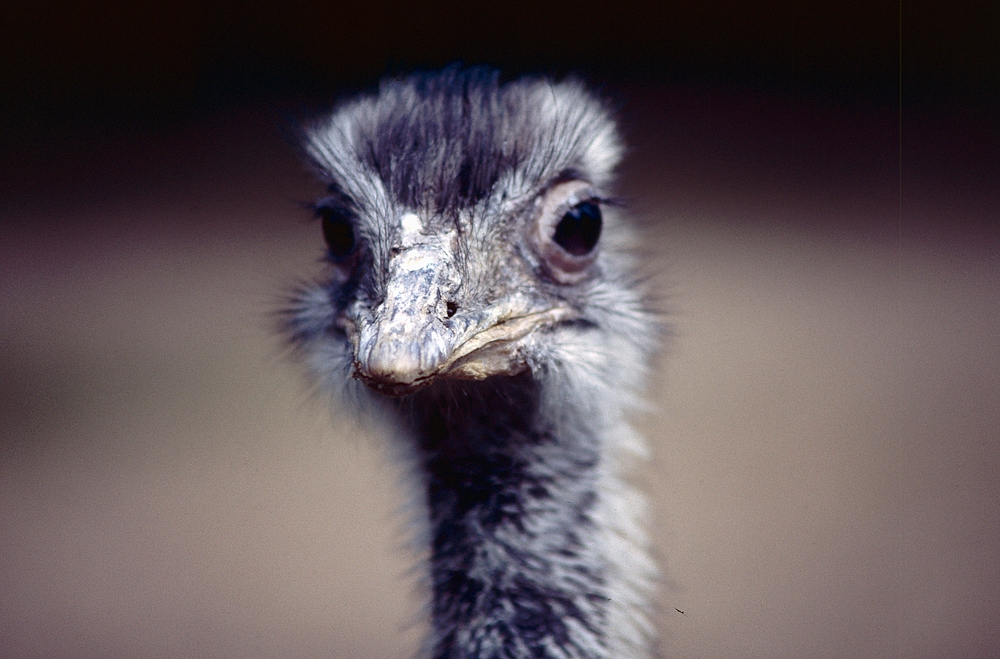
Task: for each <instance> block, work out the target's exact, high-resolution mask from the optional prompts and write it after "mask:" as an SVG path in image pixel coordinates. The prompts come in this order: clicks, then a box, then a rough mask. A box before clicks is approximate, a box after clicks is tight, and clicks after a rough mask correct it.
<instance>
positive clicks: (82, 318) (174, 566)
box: [0, 0, 1000, 659]
mask: <svg viewBox="0 0 1000 659" xmlns="http://www.w3.org/2000/svg"><path fill="white" fill-rule="evenodd" d="M998 35H1000V10H998V5H997V4H996V3H988V2H985V1H984V2H973V1H969V2H963V3H920V2H907V3H899V4H897V3H885V2H854V1H853V0H846V1H843V2H836V3H834V2H815V3H810V2H791V1H777V2H734V1H731V0H730V1H726V0H717V1H709V2H703V3H671V2H666V3H660V4H659V5H656V6H655V7H654V6H653V5H652V4H651V3H649V4H647V3H641V2H632V1H631V0H623V1H622V2H616V3H598V2H588V1H584V0H580V1H578V2H574V3H563V2H553V3H548V4H545V5H538V4H536V3H527V2H511V3H503V4H501V3H480V2H471V1H470V2H463V3H458V2H444V3H436V4H431V5H426V6H421V5H418V4H413V3H392V2H386V1H382V2H371V3H367V4H361V3H351V4H347V3H338V2H327V3H312V2H305V1H298V0H286V1H285V2H267V1H264V2H247V3H197V2H173V3H154V2H145V1H143V0H133V1H131V2H90V3H83V2H46V1H42V2H24V1H22V0H11V1H9V2H6V3H4V5H3V7H2V8H0V127H2V132H0V656H2V657H16V658H35V657H39V658H41V657H52V658H62V657H74V658H81V657H83V658H85V657H129V658H140V657H171V658H172V657H261V658H267V657H338V658H341V657H342V658H345V659H355V658H357V659H360V658H366V657H379V658H388V657H398V658H400V659H403V658H405V657H409V656H411V655H412V653H413V652H414V650H415V649H416V647H417V643H418V640H419V638H420V635H421V631H422V625H423V622H422V618H421V612H420V608H419V607H420V603H421V595H420V593H419V591H418V590H417V589H416V585H415V581H414V578H413V576H412V573H411V572H410V568H411V567H412V565H413V554H412V553H411V552H410V551H409V550H408V549H406V548H405V546H404V542H405V538H406V532H405V518H404V516H403V515H402V514H401V513H400V512H399V509H400V507H401V506H402V505H403V504H404V503H405V499H404V497H403V494H402V493H401V491H400V489H399V488H398V487H397V481H396V476H397V473H396V470H395V466H394V465H393V464H392V462H391V461H390V460H389V459H388V458H387V453H388V450H387V445H386V444H387V440H386V438H383V437H378V436H371V435H370V433H368V432H366V431H365V430H364V429H362V428H359V427H358V426H356V425H355V424H353V423H352V422H351V421H350V419H349V418H348V417H346V416H345V415H344V414H342V413H341V412H339V411H338V410H337V409H336V408H332V407H331V406H330V404H329V401H327V400H325V399H324V398H323V396H322V395H321V394H317V393H316V392H314V391H313V390H312V387H311V386H310V384H309V382H308V381H307V380H306V378H305V377H304V375H303V373H302V372H301V369H300V368H298V366H297V365H296V364H295V363H294V362H293V360H292V359H290V358H289V356H288V355H287V354H286V351H285V349H284V348H283V346H282V342H281V338H280V337H279V336H277V335H276V333H275V332H274V329H273V316H272V314H273V312H274V310H275V309H276V308H278V307H280V305H281V303H282V297H283V295H284V292H285V291H287V290H288V289H289V288H290V287H291V286H292V285H294V283H295V282H296V281H297V280H300V279H302V278H309V277H312V276H314V275H315V274H316V273H317V272H318V271H319V264H318V259H319V257H320V255H321V250H322V240H321V237H320V234H319V229H318V227H317V226H316V225H315V224H314V223H313V222H311V221H310V219H311V218H310V217H309V213H308V212H307V211H305V210H303V208H302V202H305V201H308V200H310V199H312V198H313V197H314V196H316V195H317V194H319V193H320V188H319V186H317V185H316V184H315V183H314V182H312V181H311V180H310V178H309V176H308V175H307V173H306V169H305V167H304V166H303V164H302V163H301V162H300V161H299V160H298V158H297V156H296V152H295V148H294V144H292V143H291V141H290V140H289V139H288V138H287V135H288V134H289V132H290V131H289V126H290V125H291V122H292V121H294V119H295V118H301V117H307V116H311V115H312V114H313V113H316V112H320V111H322V110H323V109H325V108H328V107H329V106H330V104H331V103H333V102H335V101H336V100H337V99H338V98H342V97H344V96H345V95H349V94H352V93H355V92H356V91H358V90H365V89H370V88H371V87H372V86H373V85H374V84H375V83H376V82H377V80H378V78H379V77H380V76H382V75H384V74H393V73H398V72H403V71H408V70H410V69H413V68H434V67H439V66H442V65H444V64H447V63H449V62H453V61H456V60H461V61H464V62H466V63H470V64H480V63H484V64H490V65H494V66H498V67H500V68H501V69H503V71H504V72H505V75H507V76H508V77H515V76H517V75H520V74H523V73H544V74H551V75H555V76H562V75H565V74H568V73H574V74H576V75H579V76H581V77H582V78H583V79H585V80H587V81H588V82H589V83H590V84H591V85H592V86H594V87H595V88H597V89H598V90H600V93H602V94H603V95H605V96H606V97H607V98H609V99H611V101H612V103H613V104H614V105H615V106H616V107H618V108H619V116H620V122H621V126H622V130H623V133H624V135H625V138H626V140H627V141H628V143H629V145H630V152H629V156H628V159H627V162H626V164H625V165H624V167H623V168H622V172H621V190H620V192H621V194H622V195H623V196H624V197H625V198H626V199H628V200H629V207H630V210H631V213H632V215H633V216H634V218H635V221H636V223H637V224H638V225H639V227H640V229H641V231H642V232H643V234H644V237H645V239H646V240H645V245H646V248H645V249H646V254H645V255H644V256H645V258H646V262H647V263H648V267H649V270H650V271H651V272H652V273H653V274H654V280H653V281H654V282H655V285H656V286H657V288H658V290H659V292H661V293H662V295H663V298H664V299H665V300H666V303H667V306H668V307H669V309H670V315H669V321H670V323H671V326H672V330H673V337H672V338H671V339H670V341H669V343H668V345H667V346H666V349H665V351H664V354H663V356H662V358H661V359H660V360H659V361H658V363H657V364H656V367H655V369H654V373H653V377H652V382H651V387H650V394H649V398H650V400H651V401H652V403H653V405H652V406H651V408H652V409H651V411H650V412H649V413H648V414H646V415H645V416H643V417H641V418H639V419H637V423H638V424H639V425H640V427H641V428H642V429H643V431H644V433H645V435H646V436H647V437H648V439H649V441H650V444H651V446H652V459H651V461H650V463H649V464H648V465H646V466H645V467H644V468H643V469H642V470H641V471H640V473H639V474H638V475H637V480H638V481H639V482H640V483H641V484H642V485H643V487H644V488H645V489H646V490H647V491H648V492H649V493H650V496H651V498H652V502H653V515H652V520H651V536H652V540H653V542H654V545H655V550H656V553H657V556H658V557H659V560H660V562H661V564H662V567H663V583H662V585H661V588H660V593H659V602H660V608H659V612H658V614H657V626H658V628H659V631H660V634H661V649H662V652H663V654H664V655H665V656H667V657H678V658H679V657H741V658H747V657H883V656H892V657H907V658H908V657H928V658H933V657H990V658H993V659H996V657H998V656H1000V550H998V549H997V548H998V547H1000V450H998V442H1000V346H998V340H997V337H998V336H1000V307H998V296H1000V211H998V209H1000V194H998V185H997V182H998V181H1000V128H998V127H1000V122H998V119H1000V91H998V83H997V81H998V80H1000V76H998V74H1000V47H998V43H997V42H998Z"/></svg>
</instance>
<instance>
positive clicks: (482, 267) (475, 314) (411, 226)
mask: <svg viewBox="0 0 1000 659" xmlns="http://www.w3.org/2000/svg"><path fill="white" fill-rule="evenodd" d="M476 210H477V209H471V210H469V211H468V212H464V213H458V214H456V215H455V216H453V217H452V218H450V220H449V219H446V218H441V217H428V216H427V215H426V214H425V216H423V217H422V216H421V214H420V213H418V212H413V211H411V210H404V211H401V212H397V213H396V215H395V217H393V218H391V219H390V220H388V221H386V219H385V218H377V219H376V220H375V221H377V222H378V224H379V226H380V227H381V228H382V229H383V235H386V234H388V235H390V236H391V238H389V243H390V247H389V249H388V250H381V251H379V250H377V249H373V246H372V245H370V244H368V243H367V242H366V241H365V239H364V238H361V237H359V236H357V235H356V233H361V232H360V231H359V230H358V228H357V227H355V226H351V225H350V224H347V223H345V222H344V220H343V219H342V218H339V217H334V216H331V217H329V218H327V217H324V235H325V236H326V239H327V243H328V248H329V251H330V254H331V260H332V262H333V265H334V269H335V270H336V271H337V276H336V277H335V280H336V281H341V282H351V281H356V282H357V288H356V289H355V294H354V295H352V296H350V297H349V298H348V299H347V300H346V301H345V303H344V304H342V305H341V306H340V308H339V309H338V310H337V314H336V317H335V321H334V322H335V324H336V326H337V327H339V328H340V329H341V330H342V331H343V333H344V335H345V336H346V338H347V340H348V342H349V344H350V350H351V357H352V365H353V366H352V374H353V376H354V377H356V378H358V379H359V380H361V381H363V382H365V383H366V384H368V385H369V386H371V387H372V388H374V389H375V390H377V391H379V392H381V393H385V394H389V395H403V394H407V393H411V392H413V391H415V390H417V389H419V388H421V387H423V386H426V385H428V384H430V383H431V382H433V381H435V380H437V379H439V378H458V379H472V380H482V379H485V378H487V377H490V376H495V375H516V374H518V373H520V372H522V371H524V370H525V369H527V368H528V365H529V360H530V359H531V354H532V350H533V348H534V343H535V342H536V340H537V338H538V336H539V335H540V334H544V333H546V332H551V331H552V330H553V329H554V328H555V327H557V326H558V325H560V324H562V323H567V322H571V321H574V320H579V319H580V317H581V309H580V308H579V306H578V305H577V304H575V303H574V296H573V295H572V294H571V289H573V288H574V287H576V286H581V285H585V284H586V282H587V280H588V278H591V277H593V276H594V274H595V272H596V265H595V260H596V258H597V254H598V243H599V238H600V233H601V228H602V216H601V210H600V199H599V198H598V197H597V195H596V193H595V192H594V190H593V188H592V186H591V185H590V183H588V182H587V181H584V180H580V179H576V178H570V179H568V180H561V179H560V180H557V181H556V182H554V183H551V184H549V185H546V186H544V187H543V188H542V189H541V190H540V191H538V192H537V193H535V194H533V195H529V196H528V198H526V199H521V200H509V201H508V202H507V203H504V204H501V207H500V208H499V209H494V210H493V216H492V217H490V218H489V219H486V218H481V217H477V214H476ZM480 210H484V209H480ZM480 223H488V224H489V227H490V229H489V230H488V231H481V230H479V229H480V227H479V226H477V225H478V224H480ZM386 228H389V229H391V231H385V229H386ZM365 252H367V253H365ZM375 272H378V273H382V274H384V277H383V278H382V279H381V280H380V281H379V282H375V281H371V279H372V278H373V273H375ZM365 279H368V280H369V281H364V280H365ZM525 282H531V284H532V285H531V286H525V285H524V284H525ZM539 284H542V285H539ZM366 291H367V292H368V293H369V294H365V292H366Z"/></svg>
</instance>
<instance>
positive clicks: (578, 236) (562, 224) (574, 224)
mask: <svg viewBox="0 0 1000 659" xmlns="http://www.w3.org/2000/svg"><path fill="white" fill-rule="evenodd" d="M600 237H601V207H600V206H598V205H597V204H596V203H594V202H593V201H582V202H580V203H579V204H577V205H576V206H573V207H572V208H570V209H569V210H568V211H566V214H565V215H563V216H562V219H561V220H559V224H557V225H556V232H555V234H553V236H552V240H553V241H555V243H556V244H557V245H559V246H560V247H562V248H563V249H564V250H566V251H567V252H568V253H569V254H572V255H573V256H586V255H587V254H589V253H590V252H592V251H593V249H594V247H596V246H597V241H598V239H599V238H600Z"/></svg>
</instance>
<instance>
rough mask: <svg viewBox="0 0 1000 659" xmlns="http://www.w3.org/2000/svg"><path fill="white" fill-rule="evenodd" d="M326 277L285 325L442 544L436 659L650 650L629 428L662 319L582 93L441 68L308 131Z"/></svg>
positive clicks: (305, 291) (431, 537)
mask: <svg viewBox="0 0 1000 659" xmlns="http://www.w3.org/2000/svg"><path fill="white" fill-rule="evenodd" d="M304 148H305V151H306V153H307V155H308V157H309V159H310V161H311V162H312V164H313V165H314V167H315V170H316V172H317V174H318V176H319V177H320V178H321V179H322V180H323V182H324V183H325V184H326V185H327V188H328V190H329V195H328V196H327V197H325V198H323V199H321V200H319V201H318V202H317V203H316V211H317V214H318V215H319V216H320V217H321V218H322V223H323V228H324V234H325V237H326V241H327V245H328V250H327V257H328V258H327V262H328V268H327V273H326V274H325V275H324V279H323V280H322V281H321V282H320V283H318V284H316V285H315V286H306V287H303V288H302V289H301V290H300V291H299V292H297V293H296V295H295V297H294V300H293V302H292V305H291V307H290V309H289V311H288V312H287V314H286V325H287V332H288V333H289V335H290V337H291V340H292V342H293V344H294V345H295V346H296V347H297V349H298V351H299V353H300V354H301V355H302V356H303V358H304V360H305V362H306V363H307V364H308V366H309V367H310V369H311V371H312V372H313V373H314V375H315V376H316V377H317V378H318V379H319V381H320V382H321V383H322V385H323V386H324V387H325V388H326V389H328V390H330V391H332V392H334V393H336V394H337V395H338V396H341V397H343V398H346V399H349V400H354V401H359V402H360V403H361V404H362V407H363V409H364V411H365V412H366V413H368V414H371V415H373V416H375V417H378V418H380V419H382V420H384V421H386V422H387V423H389V424H390V425H391V426H392V427H393V429H394V430H395V431H396V434H397V435H398V436H399V438H398V443H399V445H400V447H401V448H402V449H403V451H402V453H403V454H404V455H405V456H406V457H405V459H406V460H408V461H409V463H410V466H411V470H410V471H411V472H412V473H413V474H414V478H413V483H412V485H413V487H414V491H413V496H414V498H415V500H416V501H417V502H418V503H419V510H421V511H423V512H421V513H420V514H419V516H420V517H421V519H420V520H418V521H419V523H420V525H421V527H422V528H423V529H425V531H426V535H425V540H426V542H427V544H428V546H429V565H428V574H429V581H428V584H429V589H430V597H431V604H430V609H429V611H430V618H431V620H430V623H431V633H430V635H429V637H428V639H427V641H426V644H425V647H424V653H425V656H427V657H433V658H434V659H446V658H447V659H459V658H466V657H468V658H476V659H492V658H500V657H505V658H512V659H513V658H516V659H522V658H528V657H545V658H556V657H558V658H565V659H576V658H579V659H583V658H587V659H601V658H614V659H630V658H640V657H647V656H649V654H650V649H649V648H650V645H651V636H652V634H651V625H650V622H649V618H648V613H649V596H650V587H651V584H652V582H653V579H654V577H655V568H654V566H653V563H652V561H651V560H650V558H649V556H648V553H647V548H646V540H645V536H644V533H643V531H642V527H641V520H642V517H643V509H644V503H643V499H642V498H641V497H640V496H639V495H638V494H637V493H636V492H635V491H634V490H633V489H632V488H631V487H630V486H629V485H628V484H627V482H626V481H625V479H624V472H625V470H626V469H627V467H628V464H629V462H630V460H631V459H633V458H634V457H635V456H637V455H642V454H643V451H644V448H643V443H642V441H641V439H640V438H639V437H638V436H637V435H636V434H635V433H634V431H633V430H632V429H631V428H630V427H629V425H628V424H627V422H626V419H625V415H626V414H627V413H628V412H629V410H630V409H632V408H634V407H635V406H636V404H637V401H638V400H639V397H640V390H641V387H642V383H643V379H644V373H645V370H646V365H647V363H648V361H649V359H650V357H651V355H652V353H653V351H654V349H655V344H656V337H657V333H658V332H657V328H656V325H655V323H654V322H653V320H652V315H651V314H650V313H649V311H648V309H647V305H646V303H645V301H644V295H643V292H642V290H641V287H640V286H638V285H637V279H636V276H635V272H634V265H633V263H632V259H631V257H630V255H629V250H630V247H631V246H632V238H631V235H630V233H629V231H628V228H627V226H626V225H625V224H623V223H622V221H621V218H620V217H619V212H618V208H617V207H616V205H615V204H613V203H612V202H611V201H610V190H609V186H610V185H611V182H612V175H613V170H614V168H615V166H616V165H617V163H618V161H619V159H620V156H621V146H620V144H619V140H618V137H617V133H616V129H615V126H614V123H613V121H612V120H611V118H610V114H609V112H608V110H607V109H606V108H605V106H604V105H603V104H602V103H601V102H600V101H599V100H598V99H596V98H595V97H594V96H592V95H591V94H589V93H588V92H587V91H586V90H585V89H584V88H583V87H582V86H581V85H580V84H578V83H576V82H573V81H568V82H559V83H554V82H551V81H548V80H544V79H530V78H528V79H522V80H518V81H515V82H511V83H508V84H504V85H501V84H499V83H498V79H497V75H496V73H495V72H492V71H489V70H484V69H466V70H462V69H458V68H454V67H453V68H449V69H446V70H445V71H443V72H440V73H435V74H422V75H414V76H412V77H408V78H405V79H398V80H390V81H386V82H384V83H383V84H382V86H381V88H380V90H379V92H378V93H377V94H374V95H371V96H362V97H360V98H357V99H355V100H353V101H350V102H348V103H345V104H344V105H342V106H340V107H339V108H338V109H337V110H335V111H334V112H333V113H332V115H331V116H329V117H328V118H326V119H324V120H321V121H317V122H316V123H314V124H312V125H310V126H308V127H307V129H306V139H305V145H304Z"/></svg>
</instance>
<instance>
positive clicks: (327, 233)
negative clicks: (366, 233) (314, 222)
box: [319, 208, 354, 259]
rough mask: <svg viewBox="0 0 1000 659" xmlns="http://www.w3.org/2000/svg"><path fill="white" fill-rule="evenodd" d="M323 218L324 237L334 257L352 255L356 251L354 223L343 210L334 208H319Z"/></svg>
mask: <svg viewBox="0 0 1000 659" xmlns="http://www.w3.org/2000/svg"><path fill="white" fill-rule="evenodd" d="M319 216H320V217H321V218H322V219H323V239H324V240H325V241H326V246H327V249H328V250H329V251H330V256H331V257H332V258H333V259H342V258H345V257H347V256H350V254H351V252H353V251H354V225H353V224H351V220H350V219H349V218H348V217H347V215H345V214H344V213H343V212H342V211H339V210H337V209H333V208H321V209H319Z"/></svg>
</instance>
